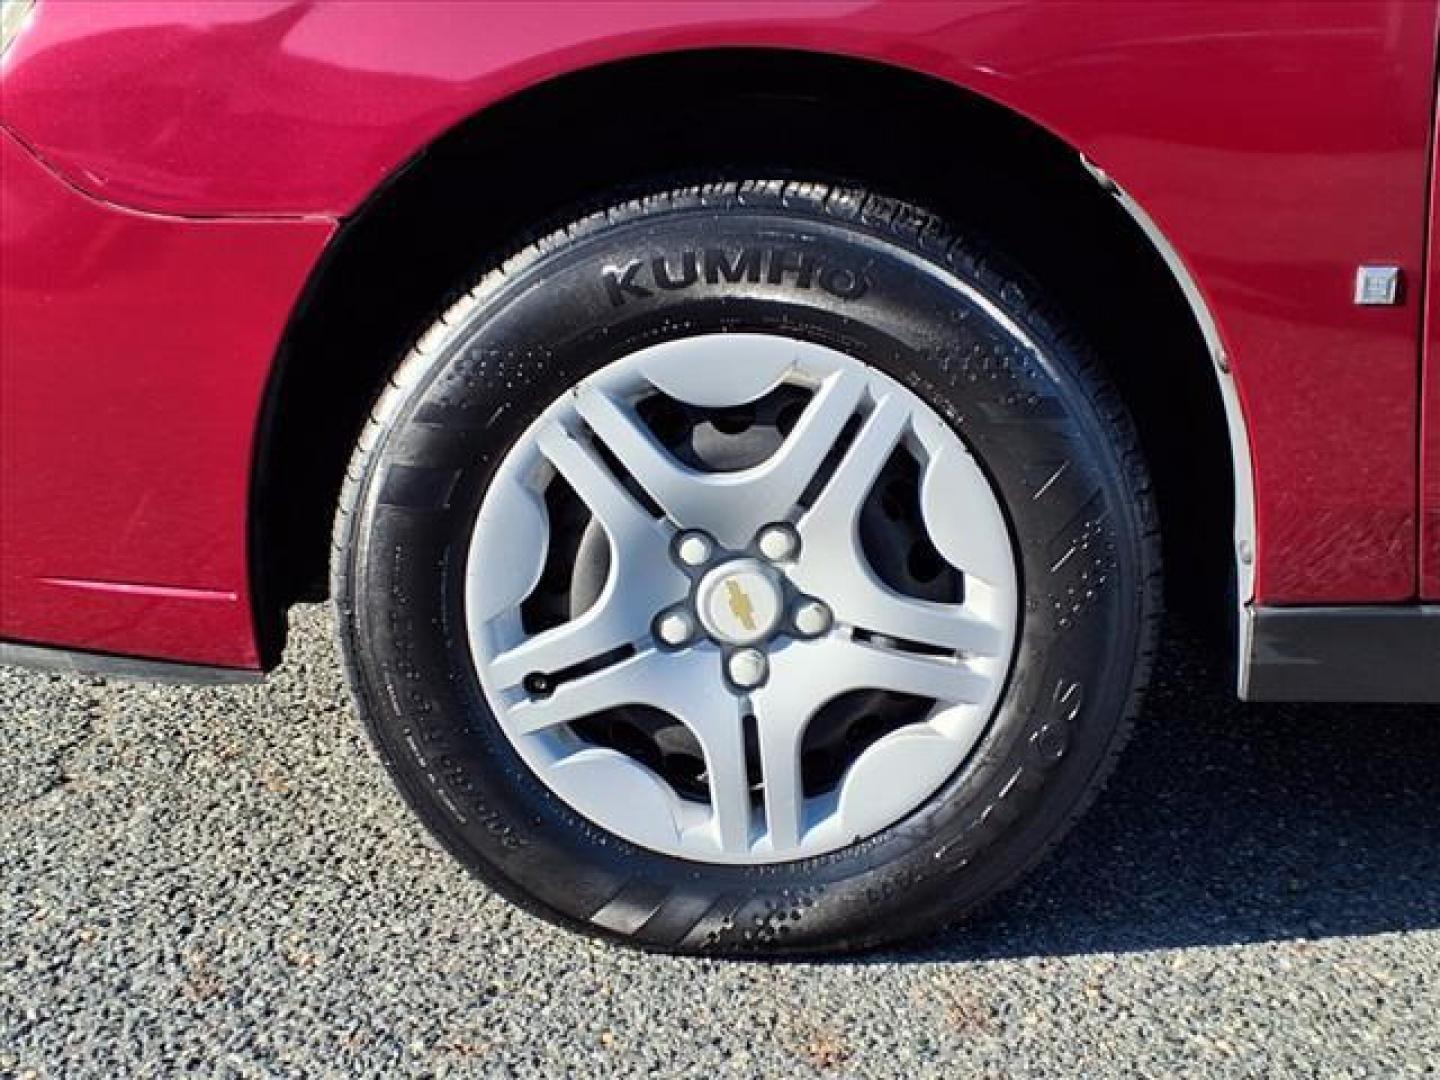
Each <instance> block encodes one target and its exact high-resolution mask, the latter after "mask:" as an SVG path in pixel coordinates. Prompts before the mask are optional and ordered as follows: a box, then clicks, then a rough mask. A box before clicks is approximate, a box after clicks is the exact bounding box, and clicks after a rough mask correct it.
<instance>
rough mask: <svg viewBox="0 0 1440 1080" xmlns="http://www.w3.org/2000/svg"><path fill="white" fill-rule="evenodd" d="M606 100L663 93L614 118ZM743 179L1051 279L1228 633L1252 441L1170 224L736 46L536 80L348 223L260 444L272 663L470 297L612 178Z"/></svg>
mask: <svg viewBox="0 0 1440 1080" xmlns="http://www.w3.org/2000/svg"><path fill="white" fill-rule="evenodd" d="M677 86H684V87H686V89H687V92H686V93H685V94H675V93H674V92H673V91H674V89H675V87H677ZM615 101H646V102H647V103H650V107H649V108H647V109H646V110H645V111H644V112H643V113H636V114H617V113H616V111H615V110H614V109H613V107H612V103H613V102H615ZM557 132H560V133H562V134H561V135H560V136H559V137H557V134H556V133H557ZM747 173H748V174H754V175H758V174H760V173H765V174H768V175H771V176H775V177H780V178H783V177H785V176H787V175H793V176H795V177H797V178H801V177H809V176H820V177H822V178H825V179H833V180H840V181H844V180H853V181H856V182H860V183H864V184H866V185H867V186H869V187H871V188H874V189H880V190H888V191H890V192H892V193H894V194H896V195H898V196H900V197H902V198H906V199H908V200H910V201H913V202H916V203H920V204H922V205H926V206H928V207H930V208H932V209H934V210H936V211H937V212H939V213H941V214H942V215H943V216H945V217H946V218H947V219H949V220H950V221H951V222H952V223H954V224H955V225H956V226H957V227H958V228H959V229H960V230H961V231H962V232H970V233H972V234H979V235H980V236H982V238H983V239H985V240H986V241H987V242H988V243H989V245H990V246H991V247H992V248H996V249H999V250H1004V251H1005V252H1006V253H1007V255H1009V256H1010V257H1011V259H1012V261H1014V262H1015V263H1016V264H1017V265H1018V267H1019V268H1020V269H1021V270H1022V271H1023V272H1024V273H1025V274H1026V275H1028V276H1029V277H1030V278H1032V279H1034V280H1036V281H1038V282H1040V283H1041V284H1042V286H1043V289H1044V291H1045V293H1046V294H1047V295H1048V296H1049V297H1050V298H1051V299H1053V300H1054V301H1055V303H1056V304H1057V306H1058V307H1059V308H1061V309H1062V311H1063V313H1064V314H1065V315H1066V316H1067V317H1069V318H1070V319H1072V320H1074V321H1075V322H1077V323H1078V324H1079V325H1080V327H1081V328H1082V330H1083V331H1084V332H1085V333H1086V335H1087V337H1089V338H1090V340H1091V341H1092V343H1094V345H1095V346H1096V349H1097V352H1098V353H1099V354H1100V356H1101V358H1102V361H1103V362H1104V364H1105V366H1106V368H1107V370H1108V372H1109V374H1110V375H1111V377H1112V378H1113V379H1114V381H1115V383H1116V385H1117V387H1118V388H1119V389H1120V392H1121V393H1122V395H1123V396H1124V397H1125V399H1126V401H1127V404H1128V405H1129V407H1130V409H1131V412H1132V414H1133V415H1134V416H1135V419H1136V421H1137V425H1138V426H1139V428H1140V433H1141V439H1142V443H1143V444H1144V446H1145V450H1146V454H1147V457H1148V458H1149V459H1150V461H1151V465H1152V469H1153V471H1154V473H1155V480H1156V487H1157V495H1158V496H1159V503H1160V511H1161V519H1162V531H1163V534H1164V536H1165V557H1166V561H1167V565H1168V566H1169V567H1171V568H1172V570H1174V571H1175V572H1174V573H1172V574H1171V575H1169V580H1170V583H1171V598H1172V603H1177V602H1178V604H1179V606H1181V607H1184V608H1187V609H1189V610H1192V611H1194V612H1195V613H1196V614H1197V616H1198V622H1199V624H1200V625H1201V626H1202V627H1203V628H1205V629H1207V630H1210V631H1213V632H1214V633H1215V634H1216V635H1217V636H1222V635H1223V636H1225V637H1229V636H1230V635H1231V634H1233V633H1234V631H1235V627H1236V626H1237V623H1238V620H1236V618H1235V610H1236V603H1235V599H1234V598H1235V596H1236V595H1237V594H1238V596H1239V598H1240V599H1241V601H1242V602H1243V600H1244V599H1246V598H1248V589H1249V581H1250V574H1249V567H1250V565H1252V562H1253V544H1254V513H1255V511H1254V497H1253V488H1252V482H1251V480H1252V478H1251V472H1250V455H1249V444H1248V437H1247V434H1246V428H1245V423H1244V418H1243V413H1242V412H1241V410H1240V404H1239V399H1238V395H1237V394H1236V390H1235V386H1234V382H1233V380H1232V379H1231V377H1230V374H1229V365H1228V361H1227V360H1226V354H1225V350H1224V348H1223V344H1222V343H1221V337H1220V333H1219V329H1218V326H1217V323H1216V321H1215V318H1214V316H1213V314H1212V313H1211V312H1210V310H1209V308H1208V306H1207V304H1206V301H1205V298H1204V294H1203V292H1202V290H1201V289H1200V287H1199V285H1198V284H1197V282H1196V281H1195V279H1194V278H1193V276H1192V275H1191V274H1190V273H1189V271H1188V269H1187V268H1186V266H1185V263H1184V260H1183V258H1182V257H1181V255H1180V254H1179V252H1178V251H1177V250H1176V249H1175V248H1174V246H1173V245H1171V244H1170V243H1169V242H1168V240H1167V239H1166V238H1165V236H1164V234H1163V233H1162V232H1161V230H1160V228H1159V226H1158V225H1157V224H1156V223H1155V222H1154V221H1153V220H1152V219H1151V218H1150V217H1149V215H1148V214H1146V213H1145V211H1144V209H1143V208H1141V207H1140V206H1139V205H1138V204H1136V203H1135V202H1134V200H1133V199H1131V198H1130V197H1129V196H1128V195H1127V194H1126V193H1125V192H1124V190H1123V189H1122V188H1121V187H1120V186H1119V184H1117V183H1116V182H1115V181H1114V180H1112V179H1111V178H1110V177H1108V176H1106V175H1105V174H1104V173H1103V172H1101V171H1100V169H1099V168H1098V167H1097V166H1095V165H1092V164H1090V163H1087V162H1085V161H1084V160H1083V159H1082V157H1081V156H1080V154H1079V153H1078V151H1076V150H1075V149H1074V148H1073V147H1071V146H1069V145H1067V144H1066V143H1065V142H1064V141H1062V140H1061V139H1060V138H1058V137H1057V136H1055V135H1054V134H1052V133H1050V132H1049V131H1047V130H1045V129H1044V128H1042V127H1041V126H1039V125H1038V124H1037V123H1035V122H1034V121H1033V120H1031V119H1028V118H1027V117H1024V116H1022V115H1020V114H1019V113H1017V112H1015V111H1012V110H1011V109H1009V108H1007V107H1005V106H1003V105H1000V104H996V103H995V102H993V101H991V100H990V99H988V98H985V97H982V96H980V95H978V94H975V93H974V92H972V91H969V90H967V89H965V88H962V87H959V86H957V85H954V84H952V83H948V82H943V81H940V80H938V79H936V78H933V77H931V76H928V75H921V74H917V73H914V72H911V71H908V70H906V69H903V68H897V67H892V66H888V65H884V64H880V63H876V62H873V61H868V60H856V59H849V58H843V57H838V56H833V55H829V54H823V53H811V52H796V51H790V50H780V49H724V50H706V51H687V52H675V53H665V54H658V55H653V56H648V57H644V58H641V59H634V60H624V61H617V62H611V63H606V64H603V65H600V66H598V67H594V68H588V69H584V70H581V71H578V72H574V73H569V74H564V75H560V76H557V77H555V78H553V79H551V80H549V81H547V82H545V83H541V84H539V85H537V86H534V87H532V88H530V89H527V90H525V91H522V92H520V93H518V94H516V95H515V96H513V97H510V98H507V99H505V100H503V101H501V102H499V103H497V104H495V105H493V106H490V107H488V108H486V109H484V110H482V111H480V112H479V113H477V114H475V115H474V116H472V117H470V118H469V119H467V120H465V121H464V122H462V123H461V124H459V125H458V126H456V127H455V128H453V129H451V130H450V131H449V132H447V133H445V134H444V135H442V136H441V137H440V138H438V139H437V140H435V141H434V142H432V143H431V144H430V145H428V146H427V147H425V148H424V149H423V150H422V151H420V152H419V153H418V154H417V155H416V156H414V157H413V158H411V159H410V160H409V161H408V162H406V163H405V165H404V166H402V167H401V168H399V169H398V170H396V171H395V172H394V173H393V174H392V175H391V176H390V177H389V178H388V179H387V180H386V181H385V182H384V183H383V184H382V185H381V186H380V187H378V188H377V189H376V190H375V191H374V192H373V193H372V194H371V196H370V197H369V198H368V199H367V201H366V202H365V203H364V204H363V205H362V206H361V207H360V208H359V209H358V210H357V211H356V212H355V213H354V214H353V215H351V216H350V217H348V218H347V219H346V220H345V222H344V225H343V227H342V228H341V230H340V231H339V232H338V234H337V236H336V238H335V239H334V240H333V241H332V242H331V244H330V246H329V248H328V249H327V251H326V254H325V256H324V257H323V258H322V259H321V261H320V263H319V264H318V265H317V267H316V268H315V270H314V272H313V273H312V275H311V278H310V280H309V282H308V284H307V287H306V289H305V291H304V294H303V296H302V297H301V299H300V301H299V302H298V304H297V306H296V309H295V312H294V314H293V316H292V318H291V320H290V323H289V326H288V327H287V330H286V333H285V336H284V339H283V341H282V344H281V347H280V349H279V352H278V354H277V358H276V362H275V364H274V367H273V370H272V372H271V376H270V380H269V383H268V385H267V389H266V393H265V398H264V402H263V405H262V412H261V417H260V425H259V429H258V435H257V439H256V452H255V462H254V468H253V470H252V484H251V499H250V511H251V512H250V515H249V520H250V537H249V541H250V564H251V592H252V596H253V598H254V604H255V612H256V623H257V636H258V639H259V641H260V645H261V655H262V658H263V660H264V663H265V664H266V666H267V667H268V666H273V665H274V664H275V663H277V662H278V660H279V658H280V654H281V651H282V649H283V645H284V637H285V612H286V610H287V609H288V607H289V605H290V604H291V603H293V602H295V601H297V600H302V599H318V598H320V597H321V596H323V595H324V590H325V581H326V572H325V571H326V563H327V561H328V554H329V538H330V526H331V522H332V519H333V513H334V506H335V497H336V494H337V493H338V491H339V488H340V484H341V481H342V479H343V475H344V470H345V464H346V462H347V461H348V458H349V454H350V449H351V447H352V445H353V442H354V439H355V437H356V436H357V435H358V433H359V431H360V429H361V427H362V426H363V423H364V420H365V417H366V415H367V414H368V411H369V408H370V406H371V404H372V403H373V401H374V400H375V398H376V397H377V396H378V394H379V393H380V392H381V391H382V390H383V388H384V386H385V383H386V380H387V378H388V376H389V374H390V372H391V370H392V369H393V367H394V366H395V364H396V363H398V361H399V359H400V357H401V356H403V355H404V353H405V351H406V350H407V349H408V347H409V345H410V344H411V343H412V342H413V341H414V339H415V338H416V337H417V336H418V334H419V333H420V332H421V330H423V329H424V327H425V326H426V325H428V323H429V322H431V321H432V320H433V319H434V318H435V317H436V316H437V315H438V314H439V312H440V311H441V310H443V309H444V307H445V306H446V305H447V304H448V303H449V302H450V301H451V300H452V299H453V298H454V296H455V295H456V294H457V293H458V291H459V290H460V289H461V288H462V287H463V286H464V285H465V284H466V283H467V282H468V281H469V280H470V279H471V278H473V277H474V276H475V275H476V274H478V273H479V272H481V271H482V270H483V269H485V268H486V267H487V265H490V264H493V263H494V262H495V261H496V260H498V258H499V257H501V256H503V255H504V254H505V253H506V252H507V251H508V250H512V249H513V248H515V247H517V246H520V245H521V244H523V243H524V242H525V241H526V240H527V239H528V238H531V237H533V236H535V235H536V234H538V233H543V232H544V231H547V229H548V228H549V227H550V226H553V225H554V224H555V223H557V222H558V221H561V220H563V219H564V218H565V217H566V216H568V215H570V214H573V213H579V212H582V211H583V210H584V209H586V208H587V207H593V206H594V204H595V203H596V202H597V193H603V194H604V196H605V197H606V198H607V199H609V198H614V197H615V195H616V193H617V192H619V193H626V192H639V191H642V190H644V189H646V188H647V187H650V186H653V185H655V184H657V183H660V182H667V183H673V182H674V181H675V180H677V179H679V180H682V181H683V180H694V181H697V182H698V181H701V180H706V179H714V178H719V177H734V176H740V175H746V174H747ZM1057 236H1060V237H1063V238H1064V240H1065V241H1067V242H1064V243H1060V244H1057V243H1055V238H1056V237H1057ZM1162 354H1163V356H1165V357H1167V358H1169V359H1168V362H1164V363H1161V362H1156V360H1155V357H1156V356H1157V355H1162ZM1217 458H1218V459H1221V460H1216V459H1217ZM1217 579H1218V580H1219V581H1223V582H1224V583H1225V586H1226V587H1223V588H1217V587H1216V586H1217V584H1218V581H1217ZM1217 600H1218V601H1219V602H1217Z"/></svg>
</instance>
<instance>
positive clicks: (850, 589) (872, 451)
mask: <svg viewBox="0 0 1440 1080" xmlns="http://www.w3.org/2000/svg"><path fill="white" fill-rule="evenodd" d="M908 419H909V409H908V408H907V407H906V405H905V403H904V402H902V401H901V400H900V399H899V397H898V396H896V395H891V396H887V397H885V398H884V399H882V400H881V402H880V403H879V405H877V406H876V408H875V411H874V412H873V413H871V414H870V417H869V418H868V419H867V420H866V422H865V424H864V426H863V427H862V428H861V430H860V433H859V434H858V435H857V436H856V437H855V441H854V442H853V443H852V444H851V446H850V448H849V450H848V451H847V452H846V454H845V457H844V459H843V460H842V461H841V462H840V464H839V465H838V466H837V467H836V469H835V474H834V475H833V476H832V477H831V478H830V482H829V483H828V484H826V485H825V488H824V490H822V491H821V493H820V496H819V498H818V499H816V501H815V505H814V506H812V507H811V508H810V510H809V512H808V513H806V514H805V516H804V517H802V518H801V519H800V523H799V531H800V538H801V544H802V548H803V549H804V550H805V551H806V557H805V558H803V559H802V560H801V562H800V565H799V566H797V567H796V568H795V570H794V571H793V572H792V574H791V578H792V579H793V580H794V581H795V583H796V585H798V586H799V587H800V588H801V589H803V590H805V591H807V592H811V593H814V594H815V595H817V596H825V597H827V598H828V600H829V602H830V606H831V608H832V610H833V611H834V613H835V617H836V618H838V619H839V620H840V621H841V622H845V623H849V624H850V625H852V626H857V627H861V628H863V629H865V630H868V631H870V632H871V633H876V634H883V635H886V636H888V637H894V638H900V639H902V640H904V641H910V642H915V643H916V644H920V645H929V646H932V647H935V648H942V649H948V650H951V651H957V652H965V653H968V654H971V655H979V656H994V655H996V654H997V653H998V652H999V651H1000V648H1001V646H1002V642H1003V635H1002V633H1001V631H1000V629H999V628H998V627H996V626H994V625H992V624H990V623H988V622H986V621H984V620H982V619H979V618H976V617H975V616H974V615H973V614H971V613H969V612H967V611H966V610H965V607H964V605H961V604H937V603H933V602H931V601H926V600H919V599H916V598H914V597H909V596H902V595H901V594H899V593H897V592H895V591H894V590H892V589H890V588H889V587H888V586H886V585H885V584H884V583H883V582H881V581H880V580H879V578H877V577H876V576H875V572H874V571H873V570H872V569H871V568H870V565H869V562H868V560H867V559H866V558H865V555H864V552H863V551H862V550H861V547H860V533H859V525H860V511H861V508H862V507H863V506H864V504H865V500H866V498H867V497H868V496H869V494H870V490H871V488H873V487H874V486H875V480H876V477H878V476H879V474H880V470H881V469H882V468H883V467H884V465H885V462H886V461H887V460H888V459H889V457H890V454H891V453H892V452H893V451H894V449H895V447H896V445H897V444H898V443H899V441H900V439H901V437H902V436H903V434H904V432H905V428H906V424H907V422H908ZM960 569H963V568H960Z"/></svg>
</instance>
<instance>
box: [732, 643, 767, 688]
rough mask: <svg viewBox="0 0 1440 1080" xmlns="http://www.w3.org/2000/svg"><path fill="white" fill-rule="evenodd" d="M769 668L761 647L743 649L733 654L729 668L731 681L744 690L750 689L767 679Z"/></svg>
mask: <svg viewBox="0 0 1440 1080" xmlns="http://www.w3.org/2000/svg"><path fill="white" fill-rule="evenodd" d="M769 668H770V666H769V664H767V663H766V661H765V654H764V653H762V652H761V651H760V650H759V649H741V650H740V651H739V652H737V653H733V654H732V655H731V657H730V663H729V665H728V668H727V670H729V672H730V681H731V682H733V683H734V684H735V685H736V686H738V687H740V688H741V689H742V690H749V689H750V688H751V687H752V686H759V685H760V684H761V683H762V682H764V681H765V676H766V674H767V673H768V672H769Z"/></svg>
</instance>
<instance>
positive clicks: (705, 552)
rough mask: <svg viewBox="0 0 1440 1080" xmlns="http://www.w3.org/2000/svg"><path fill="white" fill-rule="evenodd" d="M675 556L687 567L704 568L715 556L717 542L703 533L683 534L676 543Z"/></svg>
mask: <svg viewBox="0 0 1440 1080" xmlns="http://www.w3.org/2000/svg"><path fill="white" fill-rule="evenodd" d="M675 554H676V555H677V556H679V558H680V561H681V562H682V563H684V564H685V565H686V566H704V565H705V564H706V563H707V562H709V561H710V556H712V555H714V554H715V541H713V540H711V539H710V537H708V536H706V535H705V534H704V533H702V532H686V533H681V534H680V536H679V539H677V540H676V541H675Z"/></svg>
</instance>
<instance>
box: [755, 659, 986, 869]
mask: <svg viewBox="0 0 1440 1080" xmlns="http://www.w3.org/2000/svg"><path fill="white" fill-rule="evenodd" d="M989 688H990V680H989V679H988V678H986V677H985V676H983V675H980V674H977V673H976V672H974V671H971V670H970V669H968V668H966V667H965V666H964V665H963V664H961V663H960V662H958V661H954V660H945V659H940V658H933V657H920V656H911V655H907V654H904V653H896V652H892V651H890V650H887V649H879V648H875V647H874V646H870V645H864V644H861V643H859V642H854V641H845V640H843V639H842V638H838V637H830V638H825V639H823V640H821V641H816V642H810V643H803V644H801V643H796V644H792V645H788V646H786V647H784V648H782V649H778V650H776V652H775V653H774V654H773V656H772V657H771V663H770V679H769V681H768V682H767V683H766V684H765V685H764V686H763V687H761V688H760V689H758V690H756V691H755V692H754V693H753V694H752V695H751V699H750V700H751V706H752V708H753V709H754V712H755V718H756V722H757V727H758V728H759V732H760V768H761V778H762V779H763V781H764V786H765V821H766V827H767V832H768V836H769V838H770V845H771V849H772V850H774V851H785V850H789V849H793V848H795V847H796V846H797V845H798V844H799V843H800V841H801V840H802V838H803V836H804V832H805V821H804V795H803V791H802V787H801V773H800V758H801V750H802V746H803V740H804V735H805V728H806V725H807V724H809V722H810V719H811V718H812V717H813V716H814V714H815V713H816V712H818V711H819V709H820V707H821V706H823V705H825V704H826V703H827V702H830V701H833V700H834V699H835V698H837V697H839V696H840V695H841V694H844V693H847V692H849V691H851V690H889V691H892V692H894V693H902V694H914V695H915V696H917V697H923V698H931V699H934V700H935V701H937V702H939V703H940V704H947V705H948V704H955V703H965V702H974V701H979V700H981V699H982V698H983V697H984V695H985V693H986V692H987V691H988V690H989Z"/></svg>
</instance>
